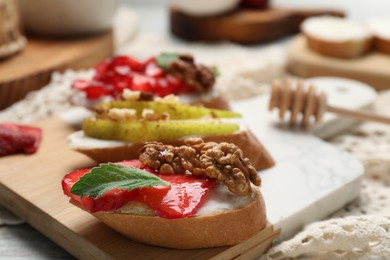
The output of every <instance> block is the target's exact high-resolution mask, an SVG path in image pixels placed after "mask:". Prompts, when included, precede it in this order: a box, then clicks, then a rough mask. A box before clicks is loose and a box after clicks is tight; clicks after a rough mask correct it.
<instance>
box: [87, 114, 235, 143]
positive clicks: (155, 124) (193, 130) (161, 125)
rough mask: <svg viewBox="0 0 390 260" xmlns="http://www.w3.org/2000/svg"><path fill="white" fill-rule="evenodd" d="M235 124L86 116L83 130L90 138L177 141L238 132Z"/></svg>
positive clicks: (213, 121)
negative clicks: (192, 136) (181, 138)
mask: <svg viewBox="0 0 390 260" xmlns="http://www.w3.org/2000/svg"><path fill="white" fill-rule="evenodd" d="M239 129H240V126H239V125H237V124H234V123H221V122H220V121H219V120H169V121H129V122H118V121H112V120H107V119H85V120H84V123H83V130H84V132H85V134H86V135H87V136H89V137H94V138H98V139H108V140H121V141H128V142H145V141H163V140H175V139H178V138H180V137H184V136H191V135H224V134H230V133H233V132H235V131H238V130H239Z"/></svg>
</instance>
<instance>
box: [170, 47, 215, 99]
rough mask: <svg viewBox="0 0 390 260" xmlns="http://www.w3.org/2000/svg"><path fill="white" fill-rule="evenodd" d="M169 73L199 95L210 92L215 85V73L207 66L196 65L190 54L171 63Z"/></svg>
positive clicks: (183, 55)
mask: <svg viewBox="0 0 390 260" xmlns="http://www.w3.org/2000/svg"><path fill="white" fill-rule="evenodd" d="M169 73H170V74H172V75H173V76H175V77H177V78H180V79H181V80H183V81H185V82H186V83H187V85H188V86H189V87H190V88H191V89H193V90H194V91H195V92H198V93H204V92H208V91H210V90H211V88H212V87H213V85H214V83H215V76H214V73H213V72H212V71H211V70H210V69H209V68H208V67H206V66H203V65H196V64H195V62H194V58H193V57H192V56H191V55H189V54H181V55H179V59H178V60H175V61H173V62H171V63H170V64H169Z"/></svg>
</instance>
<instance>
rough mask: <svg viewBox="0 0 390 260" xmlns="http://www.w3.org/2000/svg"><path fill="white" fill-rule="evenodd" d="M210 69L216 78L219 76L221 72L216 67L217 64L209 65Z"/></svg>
mask: <svg viewBox="0 0 390 260" xmlns="http://www.w3.org/2000/svg"><path fill="white" fill-rule="evenodd" d="M210 70H211V72H212V73H213V74H214V76H215V77H216V78H218V77H219V76H221V72H219V69H218V68H217V66H211V67H210Z"/></svg>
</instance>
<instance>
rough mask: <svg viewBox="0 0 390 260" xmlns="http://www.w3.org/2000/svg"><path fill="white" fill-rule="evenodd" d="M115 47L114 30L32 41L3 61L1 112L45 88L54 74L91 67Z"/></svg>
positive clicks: (0, 89) (109, 53) (109, 54)
mask: <svg viewBox="0 0 390 260" xmlns="http://www.w3.org/2000/svg"><path fill="white" fill-rule="evenodd" d="M113 48H114V46H113V35H112V31H109V32H106V33H104V34H100V35H95V36H90V37H86V38H78V39H44V38H29V39H28V44H27V45H26V47H25V48H24V49H23V51H22V52H20V53H19V54H18V55H16V56H13V57H11V58H9V59H5V60H1V61H0V72H1V73H0V110H1V109H4V108H6V107H7V106H9V105H11V104H13V103H14V102H16V101H18V100H20V99H23V98H24V97H25V96H26V94H27V93H28V92H29V91H31V90H37V89H40V88H42V87H43V86H44V85H46V84H47V83H48V82H49V80H50V75H51V73H52V72H53V71H63V70H65V69H67V68H72V69H82V68H90V67H92V66H93V65H95V64H96V63H98V62H99V61H101V60H103V59H105V58H107V57H110V56H111V55H112V54H113Z"/></svg>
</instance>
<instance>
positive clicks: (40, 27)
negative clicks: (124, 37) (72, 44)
mask: <svg viewBox="0 0 390 260" xmlns="http://www.w3.org/2000/svg"><path fill="white" fill-rule="evenodd" d="M119 4H120V0H19V5H20V11H21V16H22V20H23V24H24V26H25V29H26V31H27V32H31V33H34V34H40V35H48V36H75V35H86V34H94V33H98V32H101V31H104V30H107V29H109V28H110V27H111V24H112V20H113V17H114V15H115V12H116V10H117V8H118V7H119Z"/></svg>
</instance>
